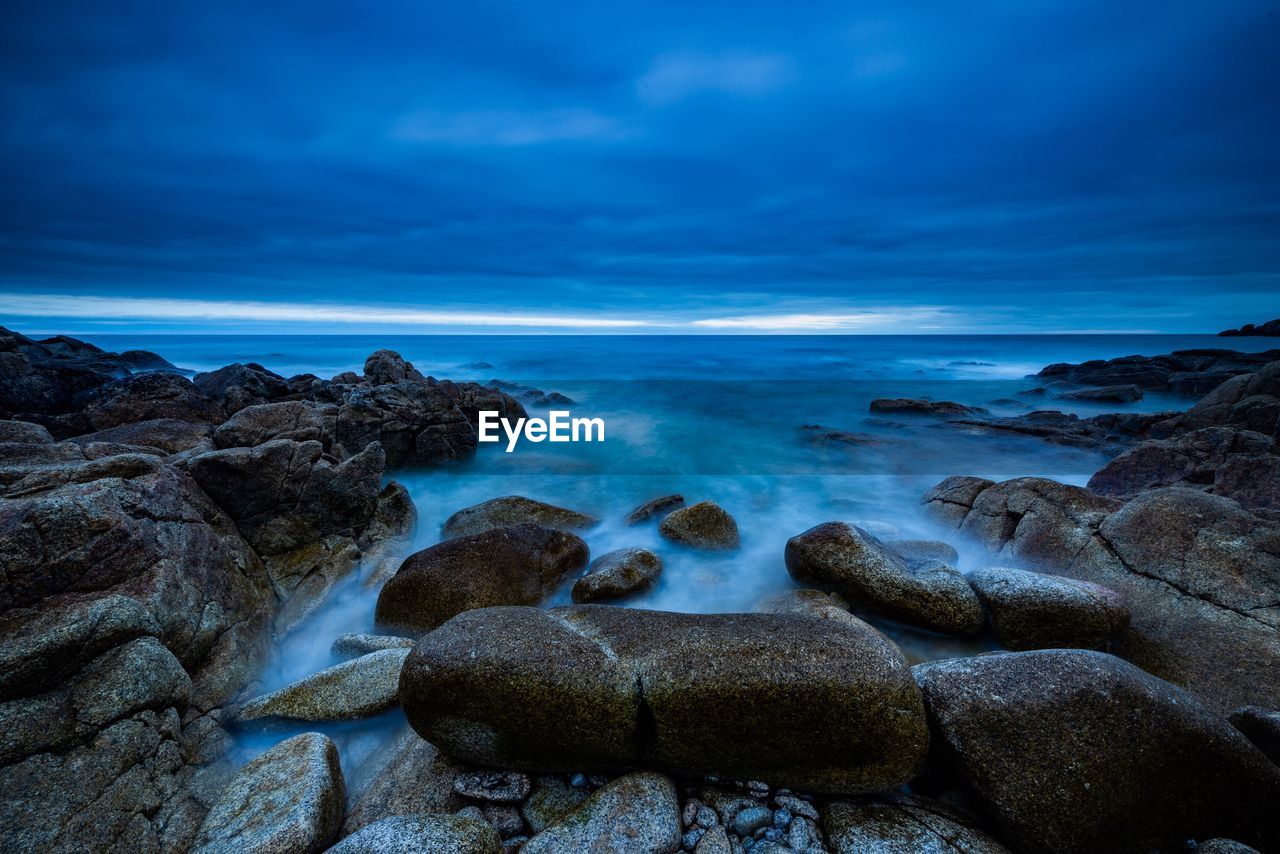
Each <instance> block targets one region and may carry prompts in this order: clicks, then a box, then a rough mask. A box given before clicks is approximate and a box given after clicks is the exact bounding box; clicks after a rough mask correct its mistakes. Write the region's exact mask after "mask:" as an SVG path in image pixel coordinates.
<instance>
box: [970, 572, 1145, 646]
mask: <svg viewBox="0 0 1280 854" xmlns="http://www.w3.org/2000/svg"><path fill="white" fill-rule="evenodd" d="M969 583H970V584H971V585H972V586H973V589H974V591H976V592H977V594H978V598H980V599H981V600H982V604H983V606H984V607H985V608H986V609H987V614H988V615H989V616H990V620H991V627H992V629H993V630H994V631H995V634H996V638H997V640H999V641H1000V645H1001V646H1003V647H1005V648H1006V649H1012V650H1026V649H1050V648H1054V647H1078V648H1081V649H1103V650H1105V649H1106V648H1107V647H1108V646H1109V645H1110V644H1111V641H1112V639H1113V638H1115V637H1116V636H1117V635H1118V634H1119V633H1120V632H1121V631H1123V630H1124V628H1125V626H1127V625H1128V624H1129V608H1128V606H1126V605H1125V603H1124V597H1123V596H1121V595H1119V594H1118V593H1116V592H1115V591H1114V590H1110V589H1108V588H1106V587H1103V586H1102V585H1101V584H1093V583H1091V582H1088V581H1077V580H1076V579H1073V578H1060V577H1057V576H1053V575H1045V574H1043V573H1039V572H1028V571H1026V570H1022V569H1010V568H1006V567H991V568H987V569H979V570H976V571H974V572H971V573H969Z"/></svg>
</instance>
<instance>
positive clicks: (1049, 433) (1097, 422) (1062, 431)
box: [948, 409, 1176, 453]
mask: <svg viewBox="0 0 1280 854" xmlns="http://www.w3.org/2000/svg"><path fill="white" fill-rule="evenodd" d="M1175 414H1176V413H1168V412H1160V413H1145V412H1132V413H1106V414H1104V415H1094V416H1092V417H1090V418H1081V417H1079V416H1078V415H1073V414H1071V413H1067V412H1058V411H1057V410H1052V409H1049V410H1035V411H1034V412H1027V413H1024V414H1022V415H1013V416H1009V417H1005V418H996V417H982V418H953V419H951V420H950V421H949V422H948V423H949V424H951V425H953V426H955V427H958V428H963V429H965V430H968V431H982V432H990V433H996V434H1005V433H1014V434H1017V435H1020V436H1031V437H1034V438H1037V439H1042V440H1044V441H1046V442H1051V443H1053V444H1055V445H1066V446H1068V447H1073V448H1093V449H1099V450H1102V451H1103V452H1105V453H1119V451H1120V450H1122V449H1123V448H1125V447H1127V446H1129V445H1132V444H1133V443H1134V442H1136V441H1138V440H1140V439H1143V438H1146V436H1147V434H1148V432H1149V431H1151V430H1152V429H1153V428H1154V427H1155V425H1157V424H1159V423H1161V422H1163V421H1165V420H1167V419H1168V418H1169V417H1170V416H1172V415H1175Z"/></svg>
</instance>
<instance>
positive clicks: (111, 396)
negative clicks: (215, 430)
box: [77, 373, 226, 430]
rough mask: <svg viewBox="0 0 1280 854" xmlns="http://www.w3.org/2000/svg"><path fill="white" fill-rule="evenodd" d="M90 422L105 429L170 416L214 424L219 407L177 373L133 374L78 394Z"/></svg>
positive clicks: (220, 415)
mask: <svg viewBox="0 0 1280 854" xmlns="http://www.w3.org/2000/svg"><path fill="white" fill-rule="evenodd" d="M77 403H78V404H79V405H80V406H81V407H82V408H83V410H84V415H85V418H86V419H87V421H88V423H89V426H90V427H91V428H92V429H94V430H105V429H107V428H109V427H118V426H120V425H121V424H130V423H133V422H135V421H151V420H155V419H162V418H166V419H173V420H177V421H202V422H205V423H209V424H217V423H219V422H221V421H222V420H223V419H225V418H226V414H225V413H224V412H223V411H222V407H220V406H218V404H216V403H214V402H213V401H211V400H209V398H207V397H205V396H204V395H203V394H201V393H200V391H199V389H197V388H196V387H195V386H194V385H192V383H191V380H189V379H187V378H186V377H183V376H179V375H178V374H169V373H147V374H135V375H133V376H127V377H124V378H122V379H118V380H113V381H112V382H109V383H107V384H106V385H103V386H100V387H98V388H95V389H92V390H90V391H88V392H85V393H83V394H81V395H79V396H78V397H77Z"/></svg>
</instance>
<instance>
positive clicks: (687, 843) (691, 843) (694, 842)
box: [680, 827, 706, 849]
mask: <svg viewBox="0 0 1280 854" xmlns="http://www.w3.org/2000/svg"><path fill="white" fill-rule="evenodd" d="M704 833H706V831H705V830H703V829H702V828H701V827H695V828H693V829H692V830H690V831H688V832H686V833H685V835H684V836H682V837H681V838H680V844H682V845H683V846H684V847H685V848H689V849H694V848H697V847H698V840H700V839H702V834H704Z"/></svg>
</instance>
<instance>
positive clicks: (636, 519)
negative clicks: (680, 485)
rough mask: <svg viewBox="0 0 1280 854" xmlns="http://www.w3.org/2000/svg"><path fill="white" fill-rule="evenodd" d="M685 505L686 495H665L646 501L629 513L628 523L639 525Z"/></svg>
mask: <svg viewBox="0 0 1280 854" xmlns="http://www.w3.org/2000/svg"><path fill="white" fill-rule="evenodd" d="M683 506H684V496H683V495H680V494H679V493H673V494H671V495H663V496H661V497H659V498H654V499H653V500H651V501H646V502H645V503H644V504H641V505H640V506H639V507H637V508H636V509H635V510H632V511H631V512H630V513H628V514H627V524H628V525H639V524H640V523H642V522H648V521H649V520H650V519H654V518H661V517H663V516H665V515H667V514H668V513H670V512H671V511H672V510H675V509H677V508H680V507H683Z"/></svg>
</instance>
